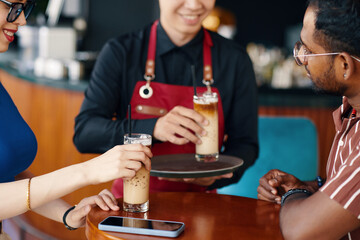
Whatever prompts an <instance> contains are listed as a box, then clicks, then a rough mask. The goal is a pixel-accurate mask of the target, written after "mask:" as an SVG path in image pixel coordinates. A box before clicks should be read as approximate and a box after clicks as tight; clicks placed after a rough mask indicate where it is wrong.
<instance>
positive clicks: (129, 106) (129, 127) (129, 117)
mask: <svg viewBox="0 0 360 240" xmlns="http://www.w3.org/2000/svg"><path fill="white" fill-rule="evenodd" d="M128 130H129V137H131V104H129V105H128Z"/></svg>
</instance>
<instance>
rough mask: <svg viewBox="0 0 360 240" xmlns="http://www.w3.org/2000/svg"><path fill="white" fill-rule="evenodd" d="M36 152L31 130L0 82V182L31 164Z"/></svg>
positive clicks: (13, 176)
mask: <svg viewBox="0 0 360 240" xmlns="http://www.w3.org/2000/svg"><path fill="white" fill-rule="evenodd" d="M36 152H37V142H36V138H35V135H34V133H33V131H32V130H31V129H30V127H29V126H28V125H27V123H26V122H25V121H24V119H23V118H22V117H21V115H20V113H19V111H18V109H17V108H16V106H15V104H14V102H13V101H12V99H11V97H10V95H9V94H8V92H7V91H6V90H5V88H4V86H3V85H2V84H1V82H0V183H2V182H10V181H14V180H15V176H16V175H18V174H19V173H21V172H23V171H24V170H25V169H27V168H28V167H29V166H30V165H31V163H32V162H33V160H34V158H35V156H36Z"/></svg>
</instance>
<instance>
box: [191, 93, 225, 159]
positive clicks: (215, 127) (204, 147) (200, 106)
mask: <svg viewBox="0 0 360 240" xmlns="http://www.w3.org/2000/svg"><path fill="white" fill-rule="evenodd" d="M194 110H195V111H196V112H198V113H200V114H201V115H203V116H204V117H205V118H206V119H207V120H208V121H209V124H208V125H207V126H202V127H203V128H204V129H205V131H206V132H207V135H206V136H203V137H202V136H198V137H199V138H200V139H201V141H202V143H201V144H196V154H195V157H196V160H198V161H204V162H213V161H217V159H218V157H219V119H218V97H217V94H216V93H213V92H210V93H209V92H205V93H203V94H200V95H198V96H194Z"/></svg>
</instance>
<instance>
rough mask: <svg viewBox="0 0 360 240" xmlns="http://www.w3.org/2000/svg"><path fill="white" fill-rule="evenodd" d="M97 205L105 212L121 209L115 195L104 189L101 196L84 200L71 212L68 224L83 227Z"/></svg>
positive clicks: (68, 216)
mask: <svg viewBox="0 0 360 240" xmlns="http://www.w3.org/2000/svg"><path fill="white" fill-rule="evenodd" d="M96 205H97V206H99V207H100V208H101V209H102V210H104V211H109V210H113V211H119V209H120V208H119V206H118V205H117V200H116V198H115V197H114V195H113V194H112V193H111V192H110V191H109V190H107V189H104V190H102V191H101V192H100V193H99V195H96V196H91V197H87V198H84V199H82V200H81V201H80V202H79V204H77V205H76V207H75V209H74V210H72V211H70V212H69V214H68V215H67V217H66V223H67V224H68V225H69V226H70V227H73V228H79V227H83V226H84V225H85V220H86V216H87V215H88V213H89V212H90V210H91V207H93V206H96Z"/></svg>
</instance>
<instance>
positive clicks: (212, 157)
mask: <svg viewBox="0 0 360 240" xmlns="http://www.w3.org/2000/svg"><path fill="white" fill-rule="evenodd" d="M195 158H196V160H197V161H198V162H216V161H217V160H218V159H219V153H213V154H197V153H196V154H195Z"/></svg>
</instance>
